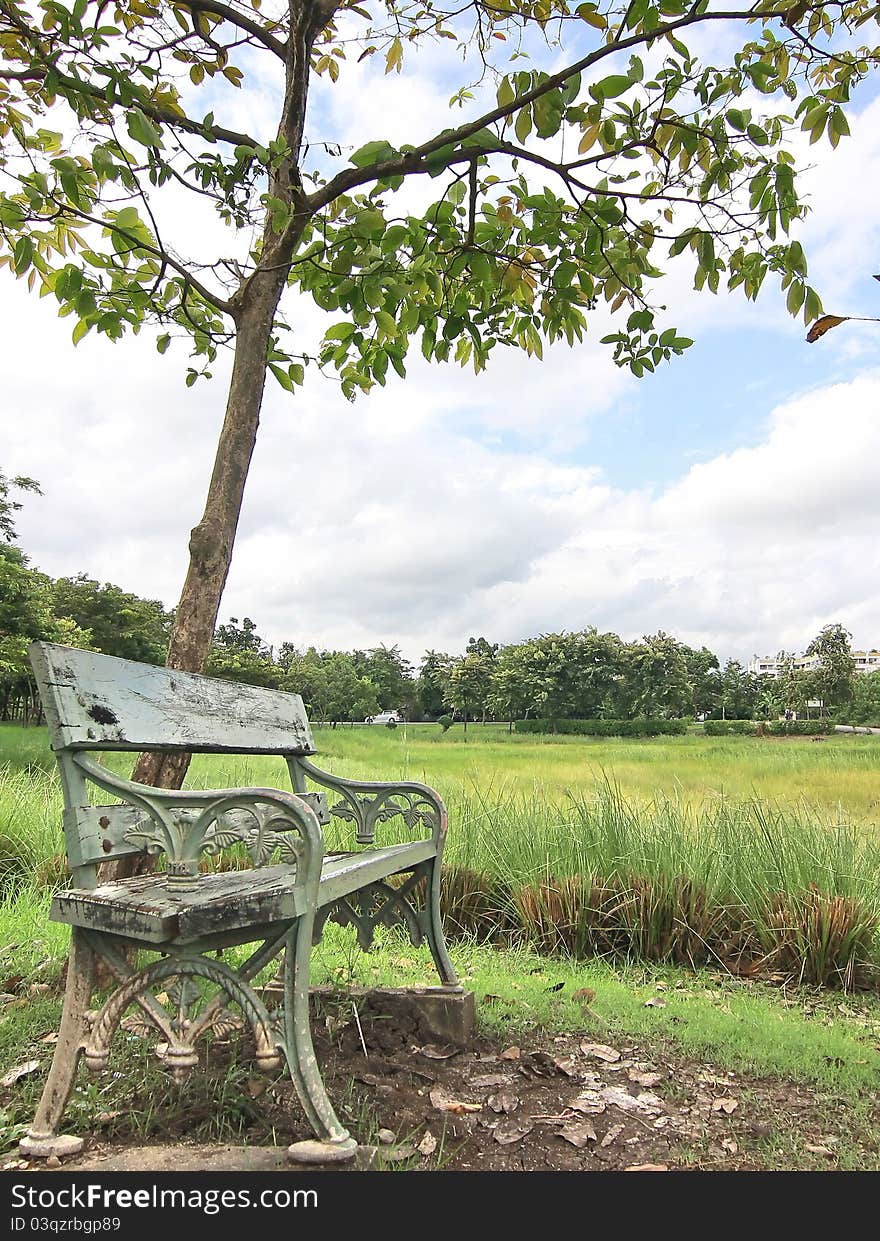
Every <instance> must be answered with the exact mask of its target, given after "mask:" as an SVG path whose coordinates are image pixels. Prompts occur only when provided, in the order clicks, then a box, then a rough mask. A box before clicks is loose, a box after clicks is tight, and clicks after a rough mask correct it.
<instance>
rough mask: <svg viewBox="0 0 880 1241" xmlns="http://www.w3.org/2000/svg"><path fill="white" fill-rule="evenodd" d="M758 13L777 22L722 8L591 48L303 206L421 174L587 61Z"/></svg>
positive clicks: (344, 175) (346, 171)
mask: <svg viewBox="0 0 880 1241" xmlns="http://www.w3.org/2000/svg"><path fill="white" fill-rule="evenodd" d="M759 16H766V17H768V18H770V17H772V18H778V19H779V20H781V14H776V13H768V14H764V15H762V14H760V13H755V11H754V10H753V9H724V10H719V11H713V12H709V13H694V12H690V13H688V14H687V15H686V16H685V17H681V18H678V19H677V20H676V21H671V22H666V23H665V24H664V25H662V26H657V27H655V28H654V29H653V30H648V31H642V32H641V33H640V34H634V35H630V36H629V37H628V38H626V39H620V40H615V42H614V43H610V44H608V45H607V46H605V47H600V48H596V49H595V50H594V51H592V52H589V53H588V54H587V55H586V56H582V57H581V59H580V60H576V61H575V62H574V63H573V64H571V65H569V66H568V67H567V68H565V69H560V70H559V72H558V73H554V74H551V76H550V77H548V78H547V80H546V81H545V82H543V83H542V84H541V85H540V86H535V87H533V88H532V90H530V91H526V92H525V93H524V94H522V95H519V96H518V97H517V98H516V99H514V100H513V101H512V102H511V103H509V104H499V105H498V106H497V107H495V108H492V109H490V111H488V112H484V113H483V115H482V116H481V117H478V118H477V120H475V121H468V122H467V123H466V124H464V125H459V127H458V128H457V129H452V130H449V131H447V132H446V133H444V134H438V136H437V137H436V138H431V139H430V140H429V141H428V142H424V143H422V144H421V146H417V147H416V148H415V149H414V150H413V151H409V152H407V153H406V154H405V155H401V156H398V157H397V158H396V159H387V160H381V161H380V162H379V163H376V164H370V165H367V167H365V168H343V170H342V171H341V172H339V173H337V174H336V176H335V177H333V178H332V179H331V180H330V181H328V182H327V184H326V185H325V186H323V188H322V189H320V190H316V191H315V193H314V194H310V195H309V196H308V198H307V200H306V202H307V204H308V207H309V209H310V210H312V211H320V210H321V208H322V207H326V206H327V204H328V203H331V202H333V200H334V199H335V198H338V197H339V195H340V194H345V193H347V192H348V191H349V190H353V189H357V188H358V187H359V186H361V185H367V184H369V183H370V182H371V181H378V180H381V179H383V178H384V177H393V176H400V175H404V176H406V175H409V174H413V173H420V172H427V171H428V170H427V168H425V167H424V166H422V161H423V160H425V159H426V158H427V157H428V156H429V155H433V154H434V152H435V151H439V150H442V148H443V147H447V146H457V145H459V144H461V143H462V142H465V141H467V139H468V138H472V137H473V135H474V134H476V133H479V131H480V130H481V129H486V128H487V127H488V126H489V125H492V124H494V123H495V122H496V121H500V120H505V119H506V118H507V117H510V116H513V114H514V113H515V112H519V111H520V109H521V108H524V107H525V106H526V105H527V104H529V103H533V102H534V101H535V100H536V99H540V98H541V97H542V96H543V95H546V94H548V93H549V92H550V91H551V90H555V89H556V87H557V86H562V85H563V83H564V82H566V81H567V80H568V79H569V78H571V77H574V75H575V74H576V73H582V72H583V71H584V69H590V68H592V67H593V65H596V64H599V62H600V61H602V60H604V59H605V58H606V57H608V56H613V55H615V54H616V53H618V52H622V51H627V50H629V49H630V48H633V47H640V46H641V45H642V44H643V43H653V42H654V41H655V40H657V39H662V38H665V36H666V35H668V34H674V33H675V32H676V31H678V30H683V29H685V28H686V27H688V26H693V25H696V24H698V23H700V22H709V21H754V20H755V18H756V17H759Z"/></svg>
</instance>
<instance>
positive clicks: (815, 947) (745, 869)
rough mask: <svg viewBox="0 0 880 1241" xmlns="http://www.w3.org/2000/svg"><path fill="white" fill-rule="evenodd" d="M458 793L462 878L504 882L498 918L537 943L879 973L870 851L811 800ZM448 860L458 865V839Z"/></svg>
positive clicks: (451, 912)
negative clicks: (505, 899) (466, 833)
mask: <svg viewBox="0 0 880 1241" xmlns="http://www.w3.org/2000/svg"><path fill="white" fill-rule="evenodd" d="M465 800H466V801H467V802H468V803H469V805H468V813H460V819H462V820H466V821H467V822H468V823H469V824H470V825H471V828H472V834H471V835H470V837H469V838H468V839H467V840H466V841H465V842H464V845H463V851H464V852H465V853H466V855H467V859H468V868H469V871H470V874H471V875H472V876H473V874H475V873H480V872H482V873H484V874H487V875H494V876H495V877H496V878H495V895H494V901H495V902H496V903H497V901H498V893H499V892H500V891H502V890H504V889H506V890H507V891H508V892H509V894H510V899H509V905H507V906H506V907H505V917H506V919H507V920H508V922H509V923H511V924H512V925H514V926H516V927H517V929H518V930H519V932H520V934H521V935H522V936H523V937H524V938H525V939H526V940H527V942H529V943H531V944H532V945H533V946H535V947H536V948H538V949H539V950H541V951H544V952H565V953H568V954H572V955H574V956H578V957H583V956H588V955H591V954H594V953H597V954H601V955H609V956H623V957H626V958H630V959H643V960H644V959H646V960H651V961H668V962H674V963H677V964H689V965H692V966H697V965H700V964H706V963H711V962H714V963H720V964H722V965H723V966H725V967H726V968H728V969H730V970H732V971H734V972H736V973H740V974H751V973H755V972H758V971H761V972H765V971H782V972H784V973H785V974H786V975H793V976H795V977H797V978H798V979H799V980H800V981H803V982H806V983H811V984H815V985H823V986H843V987H846V988H851V987H854V986H863V985H866V984H867V983H869V982H871V981H873V979H874V978H875V977H876V976H877V975H876V971H877V968H878V966H880V944H878V927H880V891H878V879H880V851H878V847H877V845H876V844H875V843H874V841H873V840H872V838H871V837H870V836H867V835H864V834H860V833H859V832H857V831H856V830H855V829H854V828H852V827H851V826H849V825H847V824H845V823H843V822H840V823H837V824H836V825H834V826H827V825H826V824H824V823H823V822H822V821H821V820H820V819H819V818H818V817H817V815H816V814H815V812H813V811H811V810H810V809H809V808H808V807H805V806H802V807H786V808H784V809H783V808H780V807H772V806H768V805H767V804H766V803H764V802H761V801H760V800H757V799H753V800H751V801H747V802H732V801H730V800H728V799H724V798H716V799H713V800H711V801H708V802H706V803H705V804H704V805H703V806H701V807H694V806H693V805H692V804H691V803H688V802H685V801H682V800H679V799H677V798H674V797H671V798H662V797H661V798H657V799H655V801H654V802H653V803H651V804H650V805H647V806H645V805H641V804H637V803H631V802H629V801H628V800H627V799H626V798H625V797H624V796H623V794H622V792H621V790H620V789H619V788H618V787H617V786H615V785H614V784H612V783H611V782H609V781H606V782H604V783H603V784H600V786H599V787H598V788H597V790H596V792H595V794H594V795H593V796H592V797H586V796H583V795H577V796H573V797H571V798H570V800H569V803H568V805H567V806H565V807H559V806H554V805H552V804H550V803H549V802H548V801H547V800H546V799H543V798H542V797H541V795H540V790H539V789H537V788H536V790H535V795H534V797H533V798H528V797H523V796H522V795H521V794H519V793H515V794H510V795H505V794H503V793H502V794H501V795H498V794H497V793H496V794H495V796H494V797H490V796H488V795H487V794H485V793H480V792H479V791H478V790H472V791H471V793H470V794H469V796H468V797H467V798H466V799H465ZM457 809H458V810H459V812H463V811H464V809H465V807H464V806H460V807H458V808H457ZM462 835H463V832H462V828H461V822H459V831H458V833H457V836H458V838H459V839H461V837H462ZM448 858H449V864H450V867H452V868H455V866H456V864H457V863H458V861H459V854H458V848H457V846H456V844H455V842H454V840H453V844H452V846H451V848H450V851H449V855H448ZM499 881H500V883H499ZM453 891H454V884H453V883H452V881H451V879H450V883H449V887H448V894H449V897H450V898H452V894H453ZM469 900H470V904H471V907H472V908H473V906H474V895H473V892H472V891H471V892H470V893H469ZM448 916H449V918H450V921H452V920H453V919H454V918H455V917H456V913H455V903H454V900H451V901H450V904H449V906H448ZM450 929H453V928H452V927H450Z"/></svg>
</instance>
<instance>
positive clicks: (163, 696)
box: [30, 642, 315, 754]
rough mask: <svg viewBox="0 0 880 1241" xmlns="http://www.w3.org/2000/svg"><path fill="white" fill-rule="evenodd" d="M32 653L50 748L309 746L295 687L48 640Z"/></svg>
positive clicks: (248, 749) (293, 749)
mask: <svg viewBox="0 0 880 1241" xmlns="http://www.w3.org/2000/svg"><path fill="white" fill-rule="evenodd" d="M30 657H31V664H32V665H33V668H34V673H35V674H36V678H37V683H38V685H39V687H40V695H41V698H42V700H43V708H44V710H45V713H46V721H47V723H48V725H49V732H50V735H51V738H52V748H53V749H54V750H65V749H87V750H88V749H91V750H192V751H213V752H215V753H237V754H313V753H314V751H315V747H314V742H313V740H312V733H311V729H310V728H309V722H308V718H307V716H306V712H305V708H304V707H303V702H302V699H301V698H300V696H299V694H285V693H282V692H281V691H280V690H273V689H263V688H261V687H259V686H254V685H240V684H238V683H237V682H230V681H220V680H217V679H216V678H214V677H204V676H197V675H196V674H195V673H191V672H177V671H175V670H173V669H169V668H155V667H152V666H151V665H149V664H140V663H135V662H133V661H132V660H128V659H117V658H116V657H115V656H111V655H100V654H97V653H96V652H94V651H80V650H78V649H76V648H75V647H70V646H58V645H57V644H55V643H52V642H35V643H33V645H32V646H31V648H30Z"/></svg>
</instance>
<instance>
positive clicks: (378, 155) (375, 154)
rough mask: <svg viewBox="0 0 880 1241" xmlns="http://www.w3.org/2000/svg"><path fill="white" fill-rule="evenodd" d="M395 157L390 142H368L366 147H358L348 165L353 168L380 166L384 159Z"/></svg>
mask: <svg viewBox="0 0 880 1241" xmlns="http://www.w3.org/2000/svg"><path fill="white" fill-rule="evenodd" d="M395 155H397V151H395V149H394V147H393V146H392V145H391V143H390V142H385V141H379V142H368V143H367V145H366V146H362V147H360V148H359V149H358V150H357V151H355V153H354V155H352V156H351V158H350V161H349V162H350V163H352V164H354V166H355V168H366V167H367V166H368V165H369V164H380V163H382V162H383V161H384V160H386V159H393V158H394V156H395Z"/></svg>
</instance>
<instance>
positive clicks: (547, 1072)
mask: <svg viewBox="0 0 880 1241" xmlns="http://www.w3.org/2000/svg"><path fill="white" fill-rule="evenodd" d="M519 1071H520V1073H524V1074H526V1075H531V1076H533V1077H554V1076H555V1075H556V1074H557V1073H562V1074H563V1075H564V1076H565V1077H572V1076H573V1075H574V1065H573V1064H572V1062H571V1061H570V1060H559V1059H557V1058H556V1056H551V1055H550V1053H549V1052H547V1051H530V1052H529V1054H528V1055H527V1056H526V1057H525V1058H524V1059H523V1061H522V1064H521V1065H520V1066H519Z"/></svg>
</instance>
